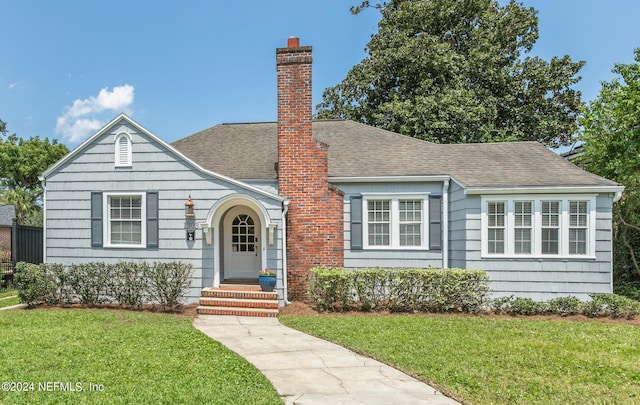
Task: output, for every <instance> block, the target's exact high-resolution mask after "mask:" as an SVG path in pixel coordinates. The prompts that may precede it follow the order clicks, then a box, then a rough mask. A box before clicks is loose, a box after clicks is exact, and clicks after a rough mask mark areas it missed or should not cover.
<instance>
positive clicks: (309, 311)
mask: <svg viewBox="0 0 640 405" xmlns="http://www.w3.org/2000/svg"><path fill="white" fill-rule="evenodd" d="M280 315H301V316H387V315H394V316H397V315H407V316H408V315H411V316H424V317H437V316H448V317H451V316H463V317H478V318H495V319H519V318H521V319H533V320H554V321H573V322H604V323H613V324H622V325H633V326H640V317H636V318H634V319H624V318H602V317H601V318H589V317H587V316H584V315H572V316H558V315H531V316H524V315H519V316H512V315H501V314H492V313H484V314H459V313H445V314H433V313H397V312H394V313H391V312H389V311H378V312H375V311H372V312H361V311H345V312H318V311H316V310H315V309H314V308H313V307H312V306H311V305H310V304H308V303H304V302H296V301H294V302H292V303H291V305H288V306H286V307H284V308H280Z"/></svg>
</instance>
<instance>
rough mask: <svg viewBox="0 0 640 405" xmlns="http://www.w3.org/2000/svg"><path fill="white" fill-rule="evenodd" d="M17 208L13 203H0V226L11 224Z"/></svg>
mask: <svg viewBox="0 0 640 405" xmlns="http://www.w3.org/2000/svg"><path fill="white" fill-rule="evenodd" d="M15 216H16V210H15V208H14V207H13V205H0V226H11V223H12V220H13V218H15Z"/></svg>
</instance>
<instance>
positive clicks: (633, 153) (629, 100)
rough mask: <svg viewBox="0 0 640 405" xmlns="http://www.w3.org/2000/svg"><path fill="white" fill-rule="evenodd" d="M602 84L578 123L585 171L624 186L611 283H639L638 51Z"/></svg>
mask: <svg viewBox="0 0 640 405" xmlns="http://www.w3.org/2000/svg"><path fill="white" fill-rule="evenodd" d="M635 61H636V62H635V63H630V64H616V65H615V68H614V69H613V72H614V73H616V74H618V75H620V77H619V78H614V79H613V80H612V81H610V82H603V83H602V88H601V89H600V93H599V95H598V97H597V98H596V99H595V100H593V101H592V102H590V103H589V105H588V106H587V107H586V108H585V111H584V115H583V117H582V119H581V124H582V126H583V130H582V134H581V138H582V140H583V141H584V154H583V155H582V156H581V157H580V158H581V160H582V161H583V162H584V164H585V168H586V169H587V170H589V171H590V172H592V173H596V174H598V175H601V176H603V177H606V178H608V179H611V180H614V181H616V182H618V183H620V184H622V185H624V186H625V190H624V193H623V196H622V199H621V200H620V201H618V203H616V205H615V206H614V210H613V215H614V216H613V236H614V256H613V262H614V278H616V279H617V280H621V281H629V280H634V279H635V280H639V281H640V48H638V49H636V50H635Z"/></svg>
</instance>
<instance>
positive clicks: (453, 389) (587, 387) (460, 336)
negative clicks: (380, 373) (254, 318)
mask: <svg viewBox="0 0 640 405" xmlns="http://www.w3.org/2000/svg"><path fill="white" fill-rule="evenodd" d="M280 320H281V322H282V323H283V324H285V325H288V326H291V327H293V328H296V329H299V330H301V331H304V332H307V333H310V334H313V335H316V336H319V337H322V338H325V339H327V340H331V341H334V342H337V343H339V344H341V345H343V346H346V347H349V348H352V349H354V350H355V351H358V352H360V353H363V354H366V355H369V356H371V357H374V358H377V359H380V360H382V361H384V362H385V363H388V364H391V365H394V366H396V367H398V368H400V369H403V370H405V371H407V372H409V373H410V374H413V375H415V376H417V377H419V378H421V379H423V380H425V381H428V382H430V383H431V384H433V385H434V386H436V387H438V388H440V389H441V390H442V391H443V392H445V393H447V394H448V395H450V396H453V397H454V398H457V399H459V400H463V401H465V402H466V403H470V404H478V405H480V404H483V405H484V404H563V405H568V404H580V405H583V404H632V403H636V404H638V403H640V328H638V327H636V326H627V325H620V324H607V323H601V322H571V321H559V320H558V321H556V320H527V319H521V318H518V319H515V318H514V319H503V318H501V319H499V318H481V317H471V316H466V317H465V316H434V317H425V316H402V315H400V316H327V317H325V316H321V317H318V316H313V317H312V316H294V315H287V316H281V317H280Z"/></svg>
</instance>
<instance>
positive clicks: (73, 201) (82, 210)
mask: <svg viewBox="0 0 640 405" xmlns="http://www.w3.org/2000/svg"><path fill="white" fill-rule="evenodd" d="M121 131H126V132H128V133H129V134H131V136H132V150H133V165H132V167H130V168H121V167H118V168H116V167H115V165H114V156H115V155H114V136H115V134H116V133H119V132H121ZM260 186H261V188H262V189H264V190H265V191H269V189H270V188H272V187H273V186H272V184H261V185H260ZM91 191H101V192H147V191H157V192H158V193H159V202H158V204H159V213H158V215H159V218H158V224H159V246H158V247H157V248H112V247H94V248H92V247H91V229H90V226H91V223H90V218H91V217H90V208H91V204H90V197H91ZM233 193H242V194H245V195H249V196H251V197H253V198H254V199H255V200H257V201H259V203H260V204H262V205H263V206H264V207H265V209H266V211H267V213H268V215H269V216H270V219H271V221H272V222H275V223H277V224H278V226H277V228H276V237H275V243H274V244H273V245H272V246H269V245H267V244H265V246H266V251H265V252H264V254H266V257H267V263H268V266H269V267H270V268H272V269H274V270H276V271H279V272H281V271H282V254H281V252H282V229H281V226H280V224H281V215H282V207H281V201H279V200H277V199H274V198H271V197H269V196H267V195H265V194H262V193H258V192H255V191H253V190H251V189H249V188H248V187H242V185H239V184H237V183H234V182H228V181H225V180H224V179H220V178H217V177H215V176H210V175H208V174H206V173H203V172H201V171H198V170H195V169H194V167H193V166H192V165H191V164H189V163H188V162H186V161H184V160H183V159H181V158H180V156H179V155H177V154H175V153H173V152H172V151H171V150H170V149H167V148H165V147H164V146H163V145H162V144H159V143H158V142H156V141H155V140H154V139H153V138H151V137H149V136H147V135H146V134H145V133H144V132H142V131H140V130H138V128H137V127H135V126H133V125H129V124H128V123H126V122H125V121H123V124H121V125H119V124H116V125H115V126H114V127H112V128H111V129H110V130H109V131H108V132H107V133H104V134H103V135H102V136H100V137H98V138H96V139H95V140H94V141H93V142H92V143H91V144H90V145H87V146H86V148H85V149H84V150H83V151H82V153H78V154H76V155H75V156H73V157H72V158H71V159H70V160H69V161H68V162H66V164H64V165H62V166H60V167H58V168H57V170H55V171H54V172H53V173H51V174H50V175H49V176H48V177H47V178H46V196H45V198H46V223H45V228H46V258H47V262H50V263H63V264H70V263H79V262H90V261H104V262H117V261H121V260H145V261H149V262H154V261H173V260H179V261H182V262H186V263H190V264H192V265H193V269H194V274H193V282H192V288H191V291H190V293H189V297H188V298H189V301H190V302H196V301H197V299H198V298H199V297H200V289H201V288H203V287H208V286H211V285H212V283H213V276H214V275H213V271H214V270H213V269H214V260H216V258H214V244H215V243H219V239H220V235H219V234H215V235H213V243H212V244H211V245H207V244H206V242H205V237H204V234H203V231H202V230H200V229H199V230H198V231H196V240H195V241H193V242H187V241H186V240H185V239H186V238H185V230H184V202H185V201H186V199H187V198H188V197H189V195H190V196H191V198H192V200H193V201H194V202H195V214H196V222H197V223H200V222H205V220H206V218H207V214H208V212H209V210H210V209H211V207H212V206H213V205H214V204H215V203H216V202H217V201H218V200H219V199H220V198H222V197H225V196H227V195H230V194H233ZM263 225H264V224H263Z"/></svg>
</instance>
